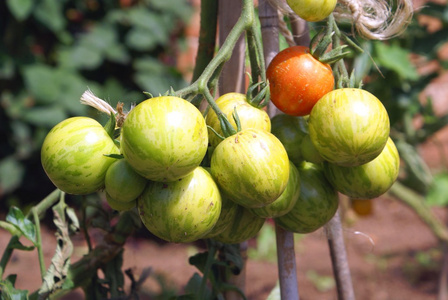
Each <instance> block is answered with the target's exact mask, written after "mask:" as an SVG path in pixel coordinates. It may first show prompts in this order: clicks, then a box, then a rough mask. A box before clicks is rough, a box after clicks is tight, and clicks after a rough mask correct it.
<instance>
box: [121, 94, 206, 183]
mask: <svg viewBox="0 0 448 300" xmlns="http://www.w3.org/2000/svg"><path fill="white" fill-rule="evenodd" d="M207 145H208V136H207V127H206V125H205V120H204V118H203V117H202V114H201V112H200V111H199V110H198V109H197V108H196V107H195V106H194V105H192V104H191V103H190V102H188V101H186V100H184V99H181V98H178V97H171V96H167V97H156V98H152V99H148V100H146V101H143V102H142V103H140V104H138V105H137V106H136V107H135V108H134V109H133V110H131V111H130V112H129V114H128V115H127V117H126V120H125V122H124V124H123V127H122V131H121V150H122V152H123V155H124V157H125V158H126V160H127V162H128V163H129V164H130V165H131V166H132V168H133V169H134V170H135V171H136V172H137V173H139V174H140V175H142V176H143V177H145V178H147V179H150V180H153V181H161V182H164V181H174V180H178V179H179V178H182V177H184V176H186V175H187V174H189V173H190V172H192V171H193V170H194V169H195V168H196V167H197V166H199V164H200V163H201V161H202V159H203V158H204V156H205V153H206V151H207Z"/></svg>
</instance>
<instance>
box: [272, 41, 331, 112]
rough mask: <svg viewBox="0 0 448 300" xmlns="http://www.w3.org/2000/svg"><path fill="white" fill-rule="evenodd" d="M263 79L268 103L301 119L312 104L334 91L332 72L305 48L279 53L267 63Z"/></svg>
mask: <svg viewBox="0 0 448 300" xmlns="http://www.w3.org/2000/svg"><path fill="white" fill-rule="evenodd" d="M266 78H267V80H269V87H270V92H271V101H272V103H274V104H275V106H276V107H277V108H278V109H279V110H281V111H282V112H284V113H285V114H288V115H294V116H305V115H308V114H309V113H310V112H311V109H312V108H313V106H314V105H315V104H316V102H317V101H318V100H319V99H320V98H321V97H322V96H324V95H325V94H326V93H328V92H330V91H331V90H333V88H334V76H333V71H332V70H331V67H330V65H329V64H325V63H321V62H320V61H319V60H318V59H316V58H315V57H314V56H313V55H311V53H310V49H309V48H308V47H305V46H293V47H289V48H286V49H284V50H283V51H280V52H279V53H278V54H277V55H276V56H275V57H274V58H273V59H272V61H271V63H270V64H269V66H268V68H267V70H266Z"/></svg>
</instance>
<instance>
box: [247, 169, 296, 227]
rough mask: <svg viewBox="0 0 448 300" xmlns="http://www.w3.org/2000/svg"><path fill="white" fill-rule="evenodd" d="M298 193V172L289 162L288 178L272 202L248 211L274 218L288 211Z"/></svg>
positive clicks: (262, 216) (294, 202)
mask: <svg viewBox="0 0 448 300" xmlns="http://www.w3.org/2000/svg"><path fill="white" fill-rule="evenodd" d="M299 195H300V174H299V171H298V170H297V168H296V166H295V165H294V164H293V163H292V162H289V179H288V184H287V185H286V188H285V190H284V191H283V193H282V194H281V195H280V197H278V198H277V199H276V200H275V201H274V202H272V203H271V204H268V205H266V206H263V207H258V208H251V209H250V212H251V213H253V214H254V215H257V216H259V217H260V218H276V217H280V216H283V215H284V214H286V213H288V212H289V211H290V210H291V209H292V208H293V207H294V205H295V204H296V202H297V199H298V198H299Z"/></svg>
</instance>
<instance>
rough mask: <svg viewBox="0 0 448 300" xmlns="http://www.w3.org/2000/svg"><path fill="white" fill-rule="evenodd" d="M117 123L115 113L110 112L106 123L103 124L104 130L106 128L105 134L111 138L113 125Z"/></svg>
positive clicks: (113, 133) (113, 129) (112, 136)
mask: <svg viewBox="0 0 448 300" xmlns="http://www.w3.org/2000/svg"><path fill="white" fill-rule="evenodd" d="M116 125H117V120H116V119H115V115H114V114H113V113H110V118H109V121H107V123H106V125H104V130H106V132H107V134H108V135H109V136H110V137H111V138H112V139H113V138H114V135H115V126H116Z"/></svg>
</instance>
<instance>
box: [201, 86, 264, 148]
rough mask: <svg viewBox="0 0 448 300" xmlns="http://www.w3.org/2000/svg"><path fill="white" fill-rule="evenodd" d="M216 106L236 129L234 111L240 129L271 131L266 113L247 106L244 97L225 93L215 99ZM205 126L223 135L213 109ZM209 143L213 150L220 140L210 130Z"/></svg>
mask: <svg viewBox="0 0 448 300" xmlns="http://www.w3.org/2000/svg"><path fill="white" fill-rule="evenodd" d="M216 105H218V107H219V108H220V109H221V111H222V112H223V114H224V115H225V116H226V117H227V120H229V122H230V124H232V126H233V127H234V128H235V129H236V123H235V120H234V119H233V116H232V115H233V113H234V111H235V109H236V111H237V113H238V117H239V119H240V124H241V129H246V128H258V129H263V130H266V131H271V120H270V118H269V116H268V114H267V112H266V111H264V110H262V109H259V108H256V107H254V106H252V105H251V104H249V102H247V99H246V95H244V94H240V93H227V94H224V95H222V96H221V97H219V98H218V99H216ZM205 121H206V123H207V125H209V126H210V127H212V128H213V129H214V130H215V131H216V132H217V133H219V134H220V135H223V133H222V130H221V124H220V122H219V119H218V116H217V115H216V113H215V111H214V110H213V109H210V110H209V112H208V113H207V116H206V118H205ZM208 137H209V143H210V145H211V147H212V149H214V148H215V147H216V146H217V145H218V144H219V143H220V142H221V141H222V140H221V139H220V138H219V137H217V136H216V134H215V133H214V132H212V130H211V129H209V131H208Z"/></svg>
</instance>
